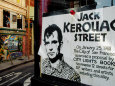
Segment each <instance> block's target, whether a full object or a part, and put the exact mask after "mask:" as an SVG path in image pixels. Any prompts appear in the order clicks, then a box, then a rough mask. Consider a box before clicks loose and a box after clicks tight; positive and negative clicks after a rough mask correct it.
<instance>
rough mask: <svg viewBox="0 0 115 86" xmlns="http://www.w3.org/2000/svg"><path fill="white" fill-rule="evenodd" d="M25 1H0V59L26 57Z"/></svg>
mask: <svg viewBox="0 0 115 86" xmlns="http://www.w3.org/2000/svg"><path fill="white" fill-rule="evenodd" d="M26 15H27V7H26V0H0V57H1V58H2V59H3V60H8V59H9V56H11V57H12V58H16V57H19V56H22V55H26V52H25V48H26V47H25V45H26V29H25V18H26Z"/></svg>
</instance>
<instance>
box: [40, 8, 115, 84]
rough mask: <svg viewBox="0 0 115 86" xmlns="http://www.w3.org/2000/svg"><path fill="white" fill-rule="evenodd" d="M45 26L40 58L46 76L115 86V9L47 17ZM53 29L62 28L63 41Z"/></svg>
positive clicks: (44, 22)
mask: <svg viewBox="0 0 115 86" xmlns="http://www.w3.org/2000/svg"><path fill="white" fill-rule="evenodd" d="M42 25H43V26H42V43H41V46H40V51H39V54H40V55H41V57H42V60H41V63H42V64H41V72H42V73H43V74H47V75H51V76H55V77H59V78H64V79H67V80H72V81H78V82H81V83H84V84H87V85H92V86H114V80H115V38H114V37H115V7H114V6H113V7H107V8H101V9H96V10H89V11H82V12H76V14H75V15H71V14H62V15H55V16H48V17H43V23H42ZM52 25H53V26H52ZM51 27H52V28H54V27H56V28H60V29H61V32H62V37H61V35H60V34H59V32H58V31H56V30H53V31H52V29H48V28H51ZM46 29H48V31H49V33H47V32H48V31H46ZM58 57H61V58H58ZM59 63H61V65H62V66H61V65H59ZM67 70H68V71H67ZM54 72H56V73H54ZM63 72H64V73H63ZM64 74H65V75H64ZM100 81H101V82H100ZM97 82H98V83H97Z"/></svg>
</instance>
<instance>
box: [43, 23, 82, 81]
mask: <svg viewBox="0 0 115 86" xmlns="http://www.w3.org/2000/svg"><path fill="white" fill-rule="evenodd" d="M43 39H44V46H45V49H46V54H47V58H45V59H43V61H42V66H41V67H42V70H41V72H42V73H43V74H47V75H51V76H55V77H59V78H63V79H67V80H71V81H75V82H80V76H79V74H78V73H77V72H76V71H75V70H74V69H73V68H72V67H71V66H69V65H68V64H67V63H66V62H65V61H64V56H63V54H62V53H61V52H60V51H61V48H62V45H63V36H62V32H61V30H60V28H59V27H58V26H57V25H56V24H52V25H49V26H48V27H47V28H46V29H45V32H44V38H43Z"/></svg>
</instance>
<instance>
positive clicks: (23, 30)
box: [0, 28, 26, 32]
mask: <svg viewBox="0 0 115 86" xmlns="http://www.w3.org/2000/svg"><path fill="white" fill-rule="evenodd" d="M0 30H8V31H19V32H26V30H16V29H10V28H0Z"/></svg>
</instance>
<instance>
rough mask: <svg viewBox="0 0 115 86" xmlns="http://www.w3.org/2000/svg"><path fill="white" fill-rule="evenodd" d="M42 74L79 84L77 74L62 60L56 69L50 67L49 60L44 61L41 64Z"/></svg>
mask: <svg viewBox="0 0 115 86" xmlns="http://www.w3.org/2000/svg"><path fill="white" fill-rule="evenodd" d="M42 73H43V74H47V75H51V76H55V77H59V78H63V79H67V80H71V81H77V82H80V76H79V74H78V73H77V72H76V71H75V70H74V69H73V68H72V67H70V66H69V65H68V64H67V63H66V62H64V60H60V62H59V64H58V65H57V68H53V67H52V66H51V63H50V60H49V58H46V59H44V60H43V62H42Z"/></svg>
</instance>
